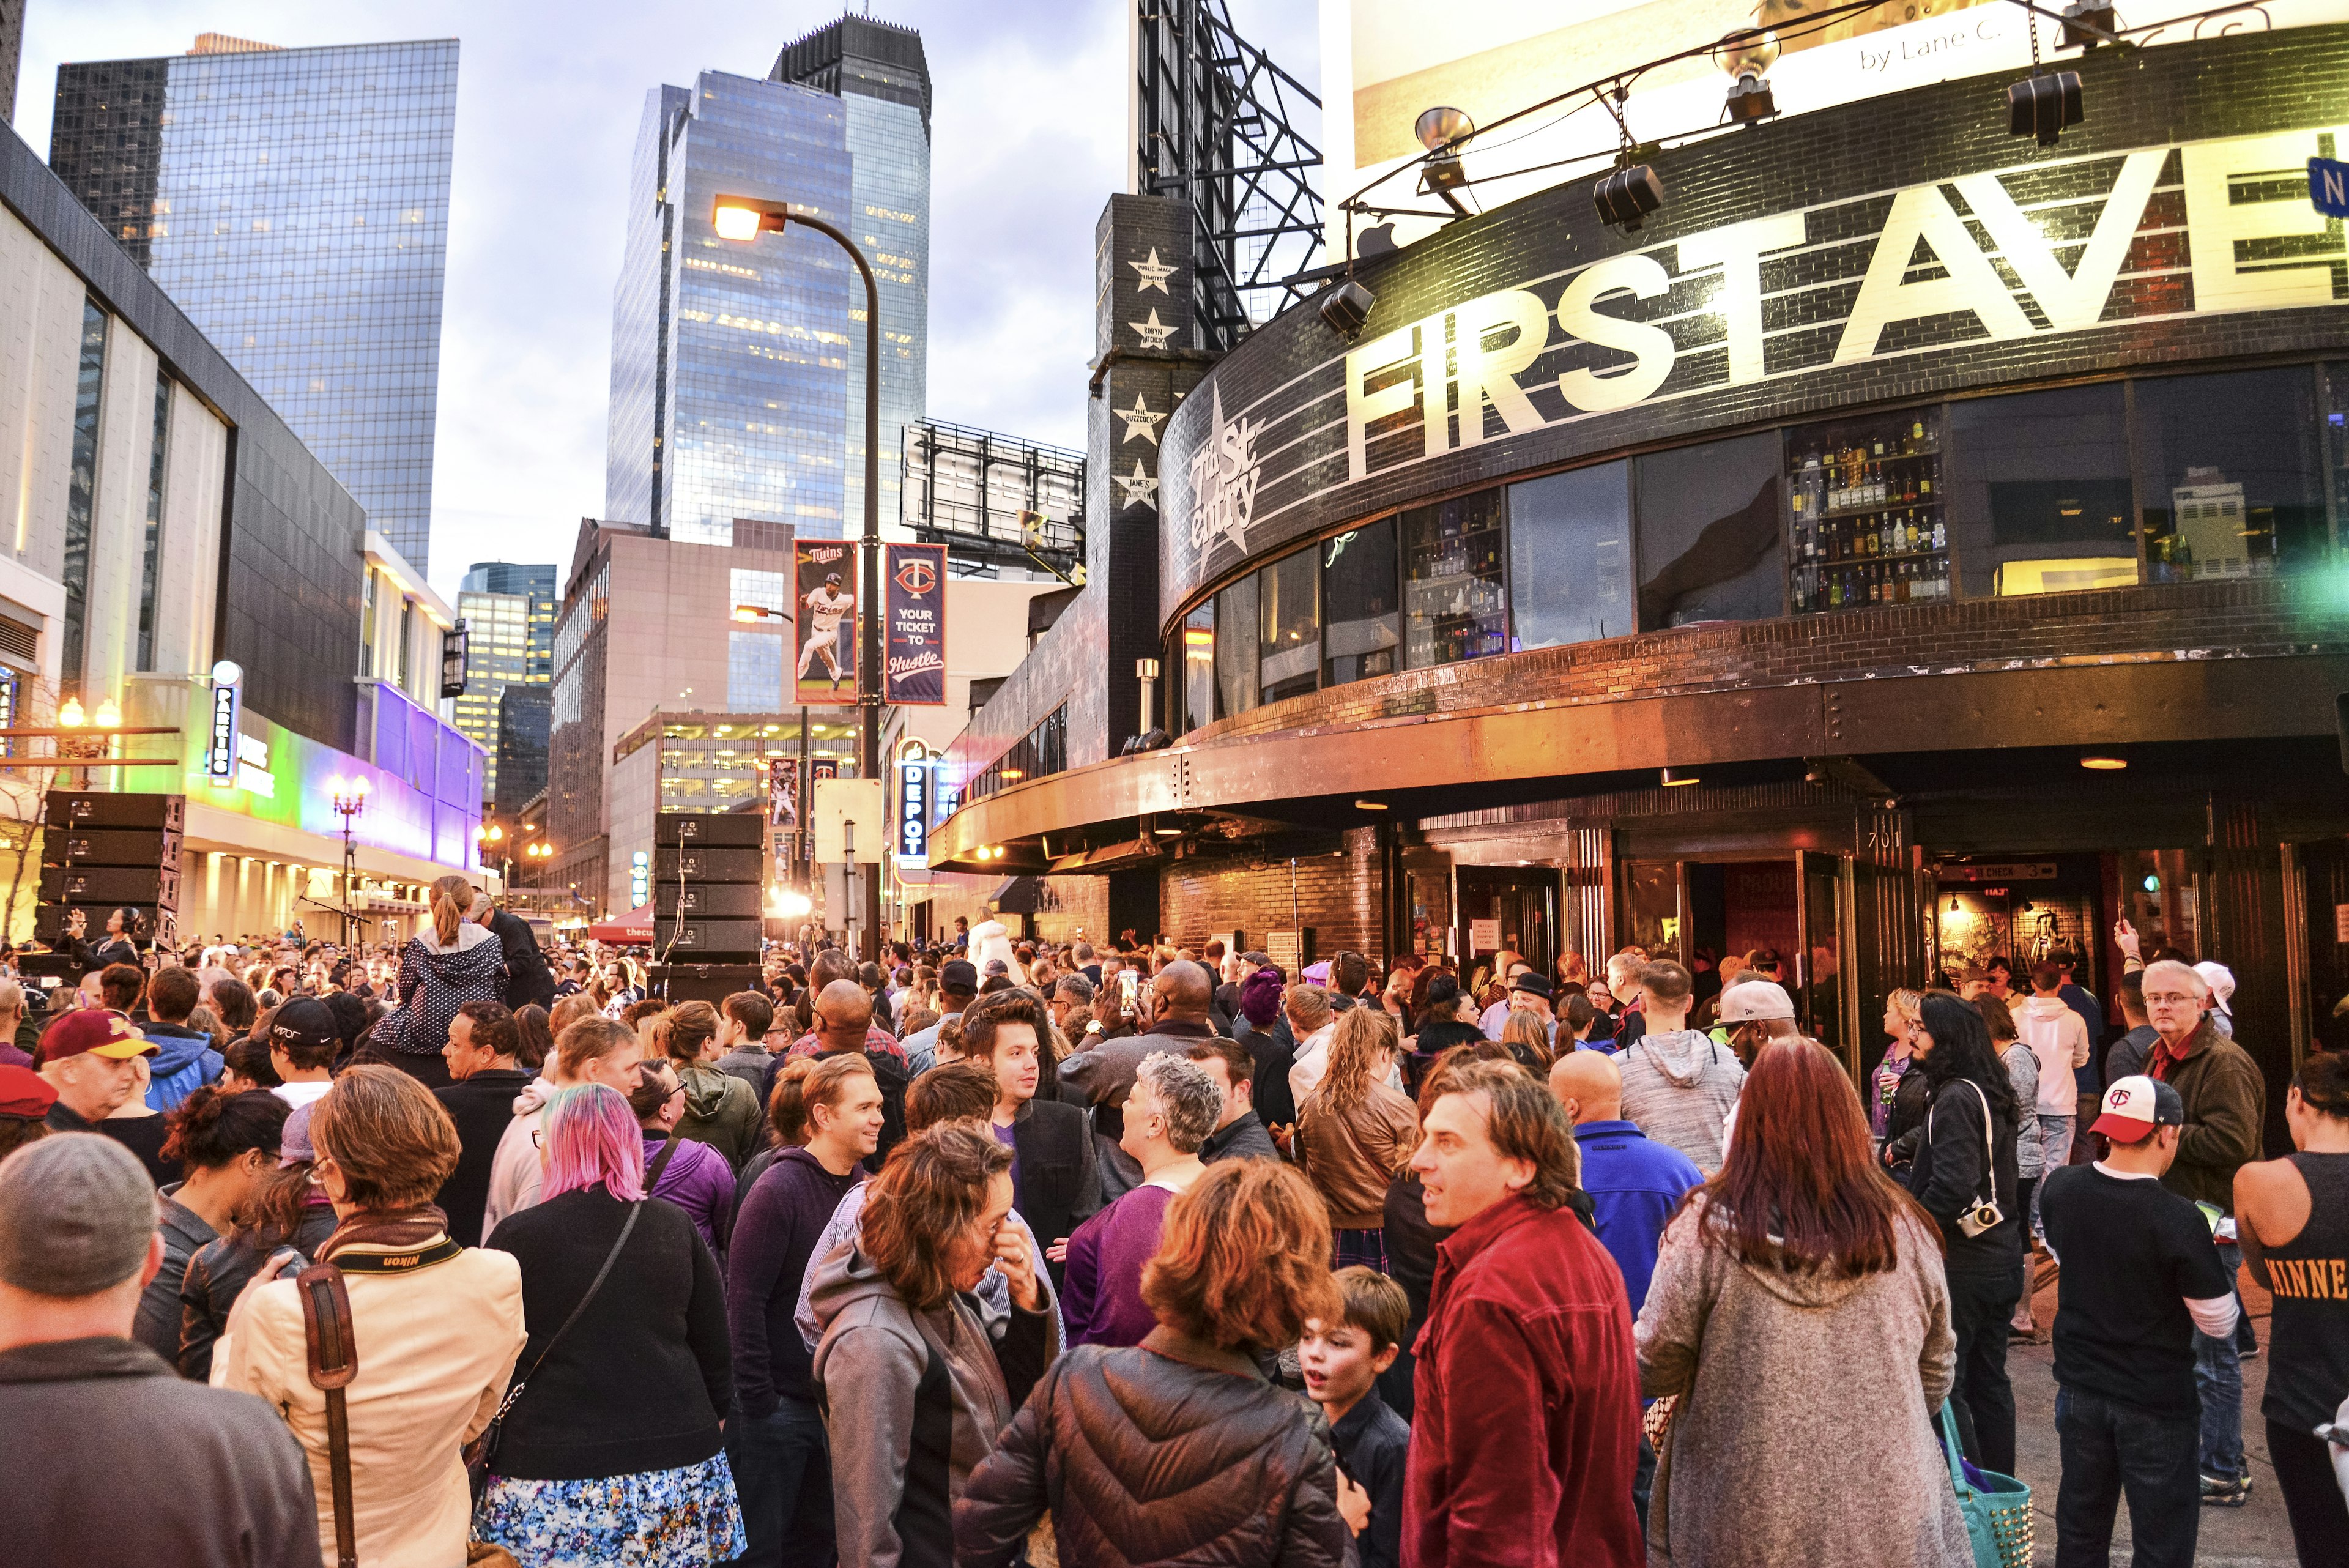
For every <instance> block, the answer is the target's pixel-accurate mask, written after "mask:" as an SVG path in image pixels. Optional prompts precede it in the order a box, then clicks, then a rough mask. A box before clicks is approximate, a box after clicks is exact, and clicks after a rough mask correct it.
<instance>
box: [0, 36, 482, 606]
mask: <svg viewBox="0 0 2349 1568" xmlns="http://www.w3.org/2000/svg"><path fill="white" fill-rule="evenodd" d="M21 9H22V7H21V4H20V0H0V13H9V14H13V13H18V12H21ZM456 116H457V42H456V40H455V39H453V38H442V39H433V40H427V41H423V42H417V43H397V44H355V45H348V46H338V47H330V48H316V49H280V48H275V47H272V46H270V45H267V44H256V43H252V42H249V41H247V40H244V39H241V38H228V37H223V36H220V35H218V34H214V33H206V34H203V35H202V36H199V37H198V38H197V40H196V47H195V48H194V49H192V50H191V51H190V52H189V53H188V54H185V55H175V56H171V57H165V58H160V59H143V60H102V61H96V62H92V63H88V64H81V65H67V66H60V67H58V68H57V112H56V116H55V119H53V121H52V123H51V126H50V133H49V166H50V168H51V169H52V170H54V171H56V173H57V177H58V178H59V179H61V180H63V181H64V182H66V185H67V188H68V189H70V190H71V191H72V192H73V193H74V194H75V195H76V196H77V197H78V198H79V199H80V201H81V203H82V205H84V206H86V207H88V209H89V210H90V212H91V213H94V214H96V215H97V217H98V221H99V222H100V223H103V224H104V225H105V226H106V230H107V232H108V233H109V234H112V235H113V236H114V237H115V239H116V240H117V241H118V242H119V243H120V244H121V245H122V246H123V248H124V249H125V250H127V251H129V253H130V254H131V256H132V257H133V258H134V259H135V260H136V261H137V262H138V263H139V264H140V265H141V266H143V267H145V268H146V269H147V271H148V273H149V275H151V276H152V277H153V278H154V279H155V281H156V282H157V283H159V284H160V285H161V286H163V290H164V292H165V293H166V294H168V295H170V296H171V300H172V303H174V304H175V305H177V306H179V307H180V308H181V310H183V311H185V312H186V313H187V315H188V318H189V319H190V320H191V322H193V323H194V324H195V326H196V327H197V328H198V329H199V330H200V331H202V333H203V334H204V335H205V336H206V337H209V338H211V339H212V342H214V343H216V344H218V345H219V346H220V348H221V351H222V353H224V354H226V355H227V356H228V357H229V359H230V361H231V363H233V365H235V367H236V368H237V369H238V370H239V371H240V372H241V373H242V374H243V376H244V378H245V379H247V380H249V381H250V382H252V383H253V386H254V389H255V390H256V391H258V392H260V393H261V395H262V396H263V397H264V398H265V399H267V400H268V402H269V405H270V407H271V408H273V409H274V410H277V412H278V414H279V415H280V417H282V418H283V419H284V420H285V422H286V424H287V425H288V426H289V427H291V428H292V430H293V431H294V433H295V435H296V436H298V437H300V438H301V440H302V441H303V443H304V444H305V445H306V446H307V447H309V449H310V450H311V451H312V452H316V454H317V455H318V457H319V459H320V460H321V461H322V462H325V463H326V466H327V467H328V468H329V469H330V470H331V471H332V472H334V475H335V477H336V478H337V479H339V480H341V481H342V483H343V485H344V488H346V489H347V490H348V491H349V492H350V493H351V494H352V496H353V497H354V498H355V499H357V502H358V503H359V504H360V505H361V506H363V507H365V508H366V509H367V522H368V525H369V526H370V527H372V528H374V529H375V530H376V532H378V533H379V534H381V535H384V536H385V537H386V538H388V539H389V540H390V541H391V543H392V545H393V547H394V548H396V549H397V550H398V552H399V553H400V555H401V556H403V557H405V558H406V559H407V560H408V561H409V562H410V563H412V564H413V565H414V566H416V567H417V568H418V569H419V570H422V569H425V568H426V567H427V566H428V565H429V553H430V545H431V529H432V447H433V429H434V421H435V416H436V410H437V405H438V400H439V395H440V300H441V277H442V273H443V270H444V264H445V261H446V256H447V252H448V242H449V177H450V158H451V153H452V149H453V145H454V139H455V133H456Z"/></svg>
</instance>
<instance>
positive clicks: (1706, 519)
mask: <svg viewBox="0 0 2349 1568" xmlns="http://www.w3.org/2000/svg"><path fill="white" fill-rule="evenodd" d="M1778 463H1779V440H1778V436H1777V434H1776V432H1775V431H1773V432H1772V433H1770V434H1767V435H1757V436H1747V437H1744V438H1743V439H1741V440H1737V441H1712V442H1709V443H1708V444H1706V445H1703V446H1694V447H1683V448H1682V449H1681V450H1679V451H1677V452H1653V453H1651V454H1650V455H1648V456H1646V457H1642V458H1640V459H1638V460H1637V462H1636V463H1635V465H1634V467H1633V471H1632V472H1633V494H1634V496H1635V498H1636V501H1635V506H1636V514H1637V516H1638V519H1639V541H1640V543H1639V559H1640V626H1641V627H1642V628H1645V629H1647V630H1651V631H1652V630H1655V629H1657V628H1661V627H1668V626H1689V625H1692V624H1694V623H1696V622H1698V621H1708V620H1764V619H1767V618H1770V617H1772V616H1776V615H1783V614H1785V608H1786V585H1785V547H1784V545H1782V544H1781V542H1780V535H1779V531H1778V530H1779V510H1778Z"/></svg>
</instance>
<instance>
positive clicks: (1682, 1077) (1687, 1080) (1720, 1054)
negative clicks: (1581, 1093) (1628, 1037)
mask: <svg viewBox="0 0 2349 1568" xmlns="http://www.w3.org/2000/svg"><path fill="white" fill-rule="evenodd" d="M1616 1062H1617V1063H1618V1064H1619V1065H1620V1066H1621V1068H1622V1070H1623V1119H1624V1120H1625V1121H1628V1122H1631V1123H1633V1124H1635V1125H1636V1126H1637V1127H1639V1129H1640V1131H1641V1132H1643V1133H1645V1134H1647V1135H1648V1136H1649V1137H1651V1138H1653V1139H1654V1140H1655V1141H1656V1142H1658V1143H1661V1144H1668V1145H1670V1146H1671V1147H1673V1148H1676V1149H1678V1150H1680V1151H1681V1152H1682V1154H1684V1155H1686V1156H1688V1157H1689V1158H1691V1159H1692V1160H1694V1161H1695V1162H1696V1167H1697V1168H1698V1169H1699V1170H1702V1171H1704V1172H1705V1173H1707V1174H1708V1175H1710V1174H1711V1173H1713V1171H1716V1170H1719V1169H1720V1168H1721V1150H1722V1136H1721V1124H1722V1122H1723V1120H1724V1119H1725V1118H1726V1117H1727V1116H1728V1115H1729V1113H1730V1111H1731V1110H1732V1109H1733V1108H1734V1107H1735V1106H1736V1104H1737V1096H1738V1094H1739V1093H1740V1092H1741V1091H1742V1090H1743V1089H1744V1087H1745V1068H1744V1065H1743V1064H1740V1063H1739V1061H1738V1060H1737V1054H1736V1053H1735V1052H1733V1051H1732V1050H1730V1048H1729V1047H1728V1046H1726V1045H1723V1044H1716V1043H1715V1042H1714V1041H1713V1037H1712V1036H1711V1035H1708V1034H1703V1033H1699V1032H1698V1031H1696V1030H1694V1029H1667V1030H1662V1031H1660V1032H1657V1033H1647V1034H1642V1035H1640V1037H1639V1039H1637V1040H1635V1041H1633V1042H1632V1043H1631V1044H1630V1045H1629V1046H1627V1047H1626V1048H1625V1049H1624V1051H1623V1054H1621V1055H1619V1056H1618V1057H1617V1058H1616Z"/></svg>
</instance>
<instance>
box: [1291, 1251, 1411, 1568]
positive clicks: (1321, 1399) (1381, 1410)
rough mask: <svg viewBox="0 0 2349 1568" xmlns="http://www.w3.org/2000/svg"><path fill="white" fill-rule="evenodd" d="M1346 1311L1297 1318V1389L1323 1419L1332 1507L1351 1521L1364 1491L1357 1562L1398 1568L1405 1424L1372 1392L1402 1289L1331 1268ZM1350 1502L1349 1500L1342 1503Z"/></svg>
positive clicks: (1395, 1344)
mask: <svg viewBox="0 0 2349 1568" xmlns="http://www.w3.org/2000/svg"><path fill="white" fill-rule="evenodd" d="M1338 1289H1339V1290H1340V1292H1341V1293H1343V1294H1344V1296H1345V1298H1346V1315H1345V1317H1344V1318H1343V1319H1342V1320H1341V1321H1340V1322H1338V1323H1334V1324H1325V1323H1323V1322H1321V1321H1320V1320H1319V1318H1315V1319H1313V1320H1311V1321H1310V1322H1309V1323H1307V1324H1306V1325H1305V1337H1304V1338H1303V1339H1302V1340H1301V1341H1299V1345H1298V1362H1299V1366H1301V1368H1302V1369H1303V1371H1304V1373H1305V1392H1306V1393H1307V1395H1309V1397H1311V1398H1312V1400H1313V1402H1314V1403H1315V1404H1317V1405H1319V1406H1320V1407H1321V1412H1322V1414H1323V1415H1325V1416H1327V1417H1329V1419H1330V1439H1331V1442H1332V1443H1333V1444H1334V1446H1335V1447H1336V1449H1337V1450H1338V1467H1339V1475H1338V1488H1339V1493H1340V1511H1342V1512H1343V1513H1345V1515H1346V1517H1347V1521H1348V1522H1349V1523H1354V1521H1356V1519H1357V1518H1358V1517H1359V1516H1360V1510H1361V1508H1362V1506H1363V1502H1362V1499H1361V1495H1360V1494H1367V1496H1368V1507H1369V1511H1370V1521H1369V1522H1368V1523H1367V1524H1355V1544H1356V1546H1357V1548H1358V1549H1359V1550H1360V1552H1361V1559H1362V1568H1398V1564H1400V1563H1401V1562H1402V1472H1403V1460H1404V1459H1405V1458H1406V1457H1407V1456H1408V1455H1409V1454H1410V1452H1411V1427H1410V1424H1409V1423H1407V1422H1406V1421H1404V1420H1403V1418H1402V1417H1401V1416H1398V1415H1396V1414H1395V1413H1394V1411H1393V1409H1392V1408H1391V1407H1389V1406H1388V1404H1387V1402H1386V1401H1385V1400H1383V1399H1381V1398H1380V1397H1379V1390H1378V1376H1379V1374H1380V1373H1381V1372H1384V1371H1385V1370H1386V1369H1387V1368H1388V1367H1390V1366H1393V1365H1394V1359H1395V1356H1396V1355H1398V1354H1400V1353H1401V1351H1402V1331H1403V1325H1404V1324H1405V1323H1406V1322H1407V1321H1408V1320H1409V1319H1410V1316H1411V1301H1410V1298H1409V1297H1407V1296H1405V1295H1404V1294H1403V1288H1402V1286H1401V1285H1399V1284H1397V1283H1395V1282H1394V1281H1392V1280H1391V1279H1389V1278H1387V1276H1386V1275H1384V1274H1381V1273H1380V1272H1377V1271H1376V1270H1373V1269H1366V1268H1363V1267H1362V1266H1361V1265H1360V1264H1356V1265H1354V1266H1353V1267H1350V1268H1344V1269H1340V1270H1339V1271H1338ZM1349 1505H1350V1506H1349Z"/></svg>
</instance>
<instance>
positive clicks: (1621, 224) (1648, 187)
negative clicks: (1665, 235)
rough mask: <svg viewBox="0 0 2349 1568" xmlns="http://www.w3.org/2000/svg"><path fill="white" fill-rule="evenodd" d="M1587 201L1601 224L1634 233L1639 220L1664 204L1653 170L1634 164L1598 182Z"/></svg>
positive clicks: (1662, 194) (1637, 229) (1660, 185)
mask: <svg viewBox="0 0 2349 1568" xmlns="http://www.w3.org/2000/svg"><path fill="white" fill-rule="evenodd" d="M1590 202H1591V205H1593V206H1595V207H1597V208H1598V209H1599V222H1600V223H1606V224H1609V225H1610V226H1612V227H1615V228H1619V229H1621V230H1622V231H1623V232H1624V233H1625V234H1638V233H1639V232H1640V222H1641V220H1643V219H1645V218H1646V217H1647V215H1648V214H1649V213H1652V212H1654V211H1655V210H1656V209H1657V208H1659V207H1661V206H1662V205H1663V204H1664V184H1663V182H1662V181H1661V180H1659V179H1657V178H1656V171H1654V170H1653V169H1651V168H1649V167H1648V166H1647V165H1646V164H1644V163H1635V164H1633V165H1632V166H1631V167H1630V168H1629V169H1618V170H1617V171H1615V172H1614V173H1612V174H1609V175H1608V176H1607V178H1605V179H1604V180H1601V181H1600V182H1599V183H1598V185H1597V186H1595V187H1594V188H1593V189H1592V191H1591V192H1590Z"/></svg>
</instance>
